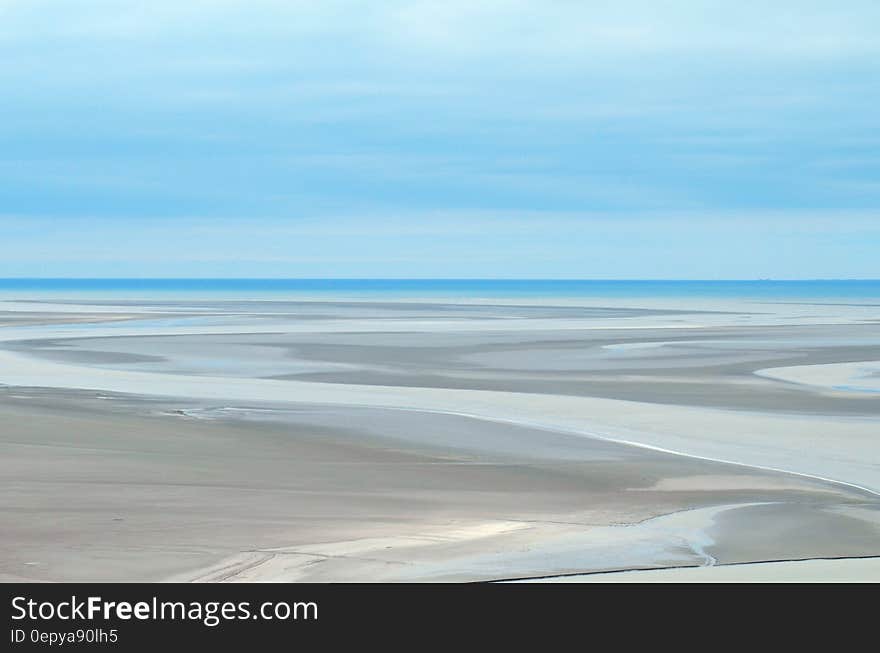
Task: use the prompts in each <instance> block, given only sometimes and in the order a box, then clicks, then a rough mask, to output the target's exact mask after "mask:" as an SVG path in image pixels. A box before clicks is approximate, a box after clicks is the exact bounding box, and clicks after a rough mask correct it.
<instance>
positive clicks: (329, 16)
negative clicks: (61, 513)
mask: <svg viewBox="0 0 880 653" xmlns="http://www.w3.org/2000/svg"><path fill="white" fill-rule="evenodd" d="M878 25H880V3H878V2H876V0H844V1H841V0H837V1H835V2H830V1H829V2H826V1H822V2H818V1H814V0H776V1H774V2H763V1H760V2H759V1H749V0H735V1H734V0H728V1H722V0H668V1H660V0H614V1H609V2H604V1H601V2H600V1H590V0H580V1H573V0H508V1H501V0H438V1H436V2H420V1H403V0H375V1H372V2H363V1H361V2H357V1H341V0H320V1H319V0H313V1H310V2H306V1H300V0H283V1H282V0H246V1H245V0H212V1H209V0H187V2H180V1H179V0H151V1H145V2H136V1H133V0H129V1H122V0H51V1H50V0H0V53H2V56H0V94H2V95H0V99H2V101H0V277H151V276H152V277H373V278H394V277H442V278H469V277H481V278H483V277H488V278H596V279H609V278H628V279H635V278H678V279H735V278H746V279H748V278H768V277H769V278H791V279H798V278H878V277H880V111H878V110H877V107H878V106H880V38H878V36H877V26H878Z"/></svg>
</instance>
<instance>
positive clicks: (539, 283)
mask: <svg viewBox="0 0 880 653" xmlns="http://www.w3.org/2000/svg"><path fill="white" fill-rule="evenodd" d="M177 294H184V295H187V296H193V295H201V296H212V297H225V296H229V297H236V298H241V297H267V296H272V297H280V296H292V297H294V296H309V297H314V296H326V297H431V296H436V297H463V298H464V297H511V298H515V297H531V298H538V297H572V298H577V297H615V298H627V297H707V298H708V297H719V298H746V299H791V300H806V299H823V300H828V299H880V279H870V280H808V281H774V280H755V281H653V280H613V281H608V280H583V279H26V278H14V279H0V295H2V296H5V297H9V296H13V297H19V298H20V297H25V296H40V297H48V296H59V297H61V296H71V295H72V296H82V295H86V296H102V295H111V296H114V297H121V296H122V297H124V296H128V297H131V298H137V297H146V296H150V297H154V296H162V295H177Z"/></svg>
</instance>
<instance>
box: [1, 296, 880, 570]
mask: <svg viewBox="0 0 880 653" xmlns="http://www.w3.org/2000/svg"><path fill="white" fill-rule="evenodd" d="M95 305H101V306H103V307H104V308H105V309H106V308H112V307H113V306H118V307H119V310H120V312H119V313H112V312H106V311H105V313H103V314H97V313H96V314H89V313H88V312H85V311H84V312H75V313H68V314H65V315H60V314H54V313H51V312H37V311H33V312H21V311H19V312H16V313H7V314H0V326H2V327H3V328H4V329H5V328H7V327H8V328H12V329H19V330H20V334H21V335H20V336H18V337H16V338H15V339H10V340H7V341H5V342H2V344H0V348H3V349H6V350H11V351H14V352H16V353H22V354H26V355H28V356H33V357H36V358H42V359H50V360H54V361H58V362H62V363H65V364H69V365H71V366H76V365H84V366H88V367H90V368H108V369H113V370H134V371H146V372H163V373H171V374H176V375H186V376H190V377H196V378H197V377H200V376H211V377H217V376H224V377H238V378H272V379H282V380H284V379H291V380H300V381H320V382H323V383H330V384H338V383H360V384H365V385H389V386H401V387H437V388H463V389H487V390H507V391H516V392H525V393H530V394H534V395H553V394H561V395H575V396H584V397H600V398H612V399H626V400H630V401H635V402H645V403H651V404H660V405H663V404H669V405H678V406H696V407H716V408H724V409H734V410H738V411H748V412H750V413H768V414H770V413H777V414H787V413H791V414H795V415H803V416H804V419H809V416H810V415H824V416H829V415H830V416H839V417H840V419H841V420H846V419H851V418H858V419H860V420H865V419H867V420H873V419H875V418H876V417H877V416H878V414H880V400H878V398H877V397H865V396H862V395H858V394H853V393H847V392H832V393H829V392H821V391H819V390H817V389H816V388H812V387H810V386H805V385H798V384H794V383H787V382H782V381H778V380H774V379H769V378H763V377H760V376H757V375H756V374H755V372H756V371H758V370H761V369H764V368H768V367H779V366H794V365H813V364H822V363H829V362H835V363H839V362H850V361H853V362H855V361H863V360H876V359H880V329H878V325H876V324H871V323H862V324H859V323H852V322H847V323H841V324H804V325H800V324H770V323H768V324H764V325H751V324H742V325H740V324H738V323H736V322H737V320H739V319H740V318H742V319H751V317H753V314H748V313H743V314H739V313H736V312H734V311H730V312H726V311H719V310H712V311H708V310H707V311H676V310H669V309H663V310H661V309H635V308H616V307H602V306H599V307H577V306H540V307H536V306H518V305H506V304H503V303H500V304H492V305H487V306H483V305H476V304H474V305H454V304H443V303H434V302H421V303H419V302H410V303H395V302H361V303H356V302H246V301H234V302H231V301H230V302H212V301H200V302H148V303H141V302H119V301H110V300H106V301H104V302H95ZM134 308H137V309H138V310H141V311H142V310H150V311H153V312H151V313H146V314H144V315H143V316H142V317H141V318H140V319H135V318H136V317H137V316H135V315H132V314H128V313H125V311H126V310H128V309H132V310H133V309H134ZM769 310H770V309H769V308H768V311H769ZM756 315H757V313H756ZM655 319H656V320H660V319H662V320H664V321H665V322H667V324H666V327H665V328H652V327H651V326H650V323H644V322H638V321H639V320H655ZM710 319H716V320H720V321H721V322H720V323H715V324H711V325H701V326H699V327H698V328H695V327H694V324H696V323H699V322H701V321H702V320H710ZM107 320H124V322H120V324H122V325H123V326H126V325H129V324H131V325H135V326H137V325H142V326H143V327H144V328H145V329H146V330H147V331H149V328H152V327H156V328H161V329H166V330H167V329H172V330H173V329H174V328H176V327H177V325H185V326H189V327H194V328H195V327H202V326H203V327H205V328H214V327H216V326H217V325H220V326H225V327H228V328H229V329H230V330H231V332H229V333H222V334H221V333H214V334H203V333H194V334H190V335H184V334H175V335H149V333H145V334H143V335H138V334H137V333H135V334H134V335H106V334H105V335H101V336H100V337H90V333H91V331H90V329H91V328H92V327H91V326H89V324H88V323H90V322H94V323H96V324H98V323H103V324H104V325H106V324H107V322H106V321H107ZM326 320H332V321H333V325H334V326H333V328H334V329H335V331H333V330H330V329H328V330H327V332H321V329H320V328H318V329H317V331H311V332H297V331H296V329H295V328H291V327H292V326H294V327H295V326H299V325H302V324H312V323H315V324H323V323H324V321H326ZM374 320H375V321H379V322H378V323H380V324H382V325H385V324H391V325H404V326H405V325H408V324H412V325H414V326H413V330H412V331H411V332H407V331H406V330H405V329H404V330H402V331H401V330H398V331H396V332H393V333H392V332H383V331H382V330H381V328H380V329H379V330H369V329H364V325H370V324H371V323H373V321H374ZM389 320H390V321H389ZM431 320H445V321H446V322H445V323H446V324H449V323H453V324H456V325H459V326H456V329H455V330H454V331H450V330H448V329H447V328H445V327H443V328H440V327H438V328H434V327H433V326H431V325H432V324H433V323H432V322H431ZM524 320H525V321H528V320H538V322H536V324H539V325H540V326H536V327H535V328H532V329H527V330H522V329H521V328H520V326H521V325H522V324H523V321H524ZM572 320H582V321H584V322H583V324H584V325H585V326H584V327H583V328H579V327H577V325H575V327H572V326H571V325H572V323H571V321H572ZM592 320H597V321H598V322H597V325H598V326H597V328H593V327H590V326H589V325H590V324H591V321H592ZM631 320H635V321H636V322H635V324H639V325H641V326H640V328H637V329H630V328H627V326H628V325H629V323H630V322H629V321H631ZM471 321H475V323H476V322H479V325H480V326H479V328H474V329H473V330H471V329H469V328H468V325H469V324H471ZM556 321H559V324H560V325H564V328H563V327H562V326H560V328H559V329H556V328H554V326H553V325H554V324H555V323H556ZM609 321H610V322H609ZM612 322H613V324H612ZM66 323H70V324H72V325H74V327H75V328H76V329H77V331H76V336H77V337H73V336H71V335H66V336H58V335H55V334H54V332H51V331H42V330H41V329H42V327H40V325H46V328H52V327H53V325H57V324H66ZM348 323H350V324H351V327H350V328H349V327H346V326H342V327H340V326H339V325H340V324H342V325H346V324H348ZM618 323H619V325H620V326H616V325H617V324H618ZM253 324H259V325H261V330H263V331H268V332H264V333H248V332H247V328H246V327H248V326H249V325H253ZM328 324H329V323H328ZM577 324H580V322H578V323H577ZM236 325H241V326H242V332H241V333H237V332H235V329H236V328H237V326H236ZM415 325H418V327H417V328H416V326H415ZM487 325H490V326H487ZM21 327H24V328H23V329H22V328H21ZM105 331H106V329H105ZM17 333H18V332H17ZM121 333H122V332H121ZM125 333H126V334H128V332H127V331H126V332H125ZM72 369H75V368H72ZM0 372H2V370H0ZM52 384H53V379H51V378H47V379H45V385H44V386H42V387H13V386H7V387H2V386H0V454H2V455H0V478H2V479H3V492H2V494H0V533H2V534H3V535H2V537H0V580H6V581H11V580H32V581H46V580H62V581H89V580H110V581H126V580H130V581H135V580H149V581H153V580H163V579H169V578H175V579H185V580H319V581H333V580H404V581H406V580H487V579H500V578H515V577H528V576H552V575H554V574H567V573H577V572H579V571H580V572H588V571H600V570H616V569H636V568H650V567H664V566H693V565H704V564H725V563H739V562H752V561H762V560H792V559H805V558H817V557H837V556H874V555H880V526H878V524H880V502H878V496H877V495H876V494H871V493H870V492H865V491H861V490H858V489H855V488H853V487H848V486H846V485H841V484H836V483H833V482H828V481H821V480H817V479H812V478H808V477H803V476H795V475H790V474H785V473H780V472H773V471H767V470H760V469H755V468H750V467H745V466H741V465H731V464H724V463H717V462H712V461H708V460H701V459H697V458H692V457H686V456H681V455H673V454H669V453H662V452H660V451H653V450H650V449H645V448H636V447H632V446H627V445H624V444H617V443H613V442H607V441H602V440H596V439H591V438H587V437H582V436H578V435H572V434H569V433H562V432H556V431H552V430H545V429H540V428H534V427H529V426H524V425H515V424H507V423H501V422H493V421H487V420H480V419H474V418H470V417H464V416H457V415H451V414H440V413H429V412H422V411H418V410H399V409H396V410H395V409H389V408H382V407H375V406H374V407H356V406H344V405H343V406H339V405H337V406H329V405H316V404H303V403H297V401H296V397H295V396H292V397H291V398H290V400H289V401H287V402H284V403H280V402H277V401H276V402H275V403H271V402H268V401H264V402H249V403H244V404H236V403H218V402H212V401H207V400H197V399H192V398H188V397H183V396H179V397H175V398H169V397H165V398H161V397H158V396H139V395H124V394H116V393H111V392H95V391H88V390H70V389H61V388H53V387H52ZM828 437H833V433H829V434H828Z"/></svg>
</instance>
